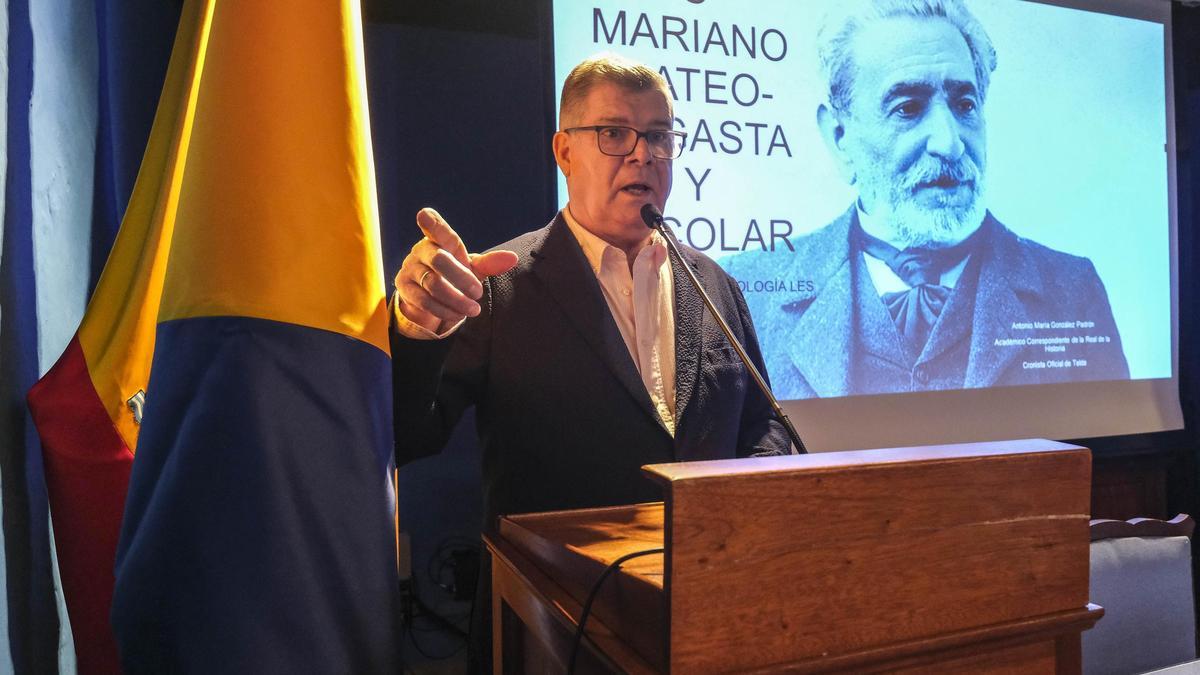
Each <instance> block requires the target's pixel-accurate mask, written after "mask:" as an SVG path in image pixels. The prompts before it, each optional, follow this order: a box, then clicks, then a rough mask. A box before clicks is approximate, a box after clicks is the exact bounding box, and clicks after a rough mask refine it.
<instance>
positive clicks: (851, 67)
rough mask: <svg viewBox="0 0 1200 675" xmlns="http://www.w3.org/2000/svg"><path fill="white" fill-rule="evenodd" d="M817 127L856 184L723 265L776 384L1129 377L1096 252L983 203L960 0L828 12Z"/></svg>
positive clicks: (786, 391) (846, 389)
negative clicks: (1034, 232) (1030, 235)
mask: <svg viewBox="0 0 1200 675" xmlns="http://www.w3.org/2000/svg"><path fill="white" fill-rule="evenodd" d="M817 45H818V57H819V60H820V64H821V68H822V72H823V74H824V76H825V78H826V83H827V85H828V91H827V94H828V100H827V101H826V102H825V103H823V104H822V105H820V106H819V107H818V109H817V123H818V125H819V127H820V131H821V134H822V137H823V138H824V139H825V142H826V144H827V146H828V147H829V149H830V151H831V152H832V154H833V156H834V157H835V159H836V160H837V162H838V164H839V166H840V168H841V169H842V172H843V175H844V176H845V177H846V179H847V180H848V181H849V182H850V183H851V184H852V185H854V186H855V187H856V188H857V189H858V199H857V201H856V202H855V203H854V204H852V205H851V206H850V208H849V209H848V210H847V211H846V213H844V214H843V215H842V216H841V217H839V218H837V219H836V220H834V221H833V222H832V223H830V224H829V225H826V226H825V227H823V228H821V229H819V230H816V231H815V232H812V233H810V234H808V235H805V236H801V237H797V238H796V239H793V240H792V242H791V243H792V245H793V246H794V247H795V251H794V252H792V251H789V250H788V249H787V248H786V247H781V248H777V249H776V250H775V251H772V252H754V253H743V254H739V255H735V256H733V257H731V258H728V259H726V260H725V261H724V263H723V264H724V266H725V267H726V270H727V271H729V272H730V273H731V274H732V275H733V276H734V277H735V278H737V279H739V280H740V281H743V282H746V283H748V284H751V285H753V284H755V282H776V281H783V282H784V284H783V286H784V288H785V289H787V290H784V291H775V292H755V293H750V294H748V301H749V306H750V309H751V313H752V315H753V316H754V318H755V325H756V326H757V327H758V330H759V333H760V338H761V340H762V344H763V346H764V351H765V354H766V361H767V369H768V371H769V372H770V374H771V378H772V381H773V382H774V385H775V392H776V394H777V395H778V396H780V397H781V398H811V397H818V396H819V397H832V396H847V395H856V394H880V393H895V392H909V391H922V390H938V389H961V388H971V387H991V386H1003V385H1019V384H1038V383H1048V382H1073V381H1083V380H1114V379H1126V378H1128V377H1129V367H1128V365H1127V364H1126V361H1125V354H1124V351H1123V350H1122V348H1121V338H1120V335H1119V334H1118V332H1117V326H1116V323H1115V321H1114V320H1113V315H1112V310H1111V308H1110V307H1109V303H1108V295H1107V293H1106V291H1105V289H1104V284H1103V283H1102V282H1101V280H1100V278H1099V276H1098V275H1097V274H1096V270H1095V268H1094V266H1093V265H1092V263H1091V261H1089V260H1088V259H1086V258H1081V257H1078V256H1073V255H1069V254H1066V253H1063V252H1060V251H1055V250H1053V249H1050V248H1047V247H1046V246H1042V245H1040V244H1038V243H1036V242H1033V241H1030V240H1029V239H1025V238H1022V237H1019V236H1017V235H1015V234H1014V233H1013V232H1011V231H1010V230H1009V229H1008V228H1006V227H1005V226H1004V225H1003V224H1002V223H1001V222H1000V221H998V220H997V219H996V218H995V217H994V216H993V215H992V214H991V213H990V212H989V211H988V210H987V207H986V205H985V200H984V193H985V190H984V168H985V164H986V161H985V160H986V151H987V147H986V145H987V143H986V126H985V121H984V103H985V100H986V98H987V89H988V81H989V78H990V76H991V73H992V71H993V70H994V69H995V67H996V52H995V49H994V48H993V46H992V43H991V40H990V39H989V38H988V35H987V33H986V32H985V31H984V29H983V26H981V25H980V24H979V22H978V21H977V20H976V19H975V17H974V16H973V15H971V14H970V13H969V12H968V11H967V9H966V7H964V6H963V4H962V2H961V1H960V0H920V1H918V0H907V1H906V0H855V1H851V2H846V3H842V4H840V5H839V7H838V8H837V9H836V10H834V12H833V13H832V14H831V16H830V17H829V19H828V21H827V22H826V23H825V24H824V25H823V26H822V28H821V30H820V33H819V35H818V39H817Z"/></svg>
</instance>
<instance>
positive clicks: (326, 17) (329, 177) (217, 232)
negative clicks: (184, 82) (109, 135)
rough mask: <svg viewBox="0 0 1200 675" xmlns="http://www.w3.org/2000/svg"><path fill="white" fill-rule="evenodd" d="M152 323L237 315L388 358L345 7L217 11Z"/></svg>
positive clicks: (351, 21)
mask: <svg viewBox="0 0 1200 675" xmlns="http://www.w3.org/2000/svg"><path fill="white" fill-rule="evenodd" d="M209 40H210V44H209V45H208V51H207V57H206V62H205V64H204V69H203V74H202V77H201V79H200V81H199V97H198V102H197V108H196V116H195V120H194V122H193V127H192V138H191V143H190V147H189V149H188V156H187V167H186V171H185V180H184V183H183V188H182V191H181V193H180V199H179V209H178V213H177V214H176V218H177V220H178V223H179V226H178V227H177V228H176V231H175V234H174V238H173V240H172V242H171V260H170V263H171V264H170V267H169V269H168V270H167V274H166V278H165V280H164V283H165V287H164V291H163V300H162V306H161V309H160V313H159V318H160V320H161V321H167V320H174V319H182V318H189V317H201V316H244V317H254V318H262V319H270V320H274V321H280V322H285V323H293V324H299V325H304V326H309V327H313V328H320V329H324V330H329V331H334V332H338V333H342V334H345V335H347V336H350V337H353V338H356V339H359V340H362V341H365V342H368V343H370V344H374V345H375V346H377V347H378V348H379V349H381V350H383V351H385V352H386V351H387V350H388V339H387V320H388V315H387V307H386V302H385V299H384V287H383V270H382V260H381V257H380V248H379V232H378V229H379V226H378V214H377V210H376V208H377V207H376V199H375V176H374V168H373V162H372V157H371V143H370V131H369V124H368V119H367V117H368V116H367V108H366V91H365V80H364V67H363V64H364V58H363V47H362V23H361V17H360V16H359V9H358V3H357V2H356V1H353V0H342V1H341V2H329V0H301V1H298V2H295V1H294V2H290V3H288V10H287V11H279V5H278V3H276V2H268V1H265V0H237V1H236V2H230V1H222V2H218V3H217V9H216V12H215V13H214V15H213V19H212V30H211V35H210V38H209Z"/></svg>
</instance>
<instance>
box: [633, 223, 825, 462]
mask: <svg viewBox="0 0 1200 675" xmlns="http://www.w3.org/2000/svg"><path fill="white" fill-rule="evenodd" d="M642 220H643V221H645V223H646V224H647V225H649V226H650V227H652V228H654V229H655V230H658V232H659V234H661V235H662V236H663V239H664V240H666V242H667V248H669V249H670V250H671V252H672V253H674V254H675V259H676V260H678V261H679V266H680V267H682V268H683V271H684V272H685V273H686V274H687V277H688V279H689V280H690V281H691V282H692V287H693V288H695V289H696V292H697V293H699V294H700V299H701V300H703V301H704V306H705V307H707V308H708V312H709V313H710V314H712V317H713V319H716V321H717V325H718V326H720V327H721V332H722V333H724V334H725V339H727V340H729V344H730V346H732V347H733V350H734V351H735V352H737V355H738V358H740V359H741V360H742V363H743V364H745V366H746V368H747V370H749V371H750V377H751V378H753V379H754V383H755V384H757V385H758V389H759V391H761V392H762V393H763V396H766V397H767V401H768V402H769V403H770V404H771V409H772V410H773V411H774V412H775V417H776V418H778V419H779V423H780V424H782V425H783V429H784V431H786V432H787V435H788V437H789V438H790V439H791V440H792V445H794V446H796V452H798V453H800V454H808V448H806V447H804V441H802V440H800V434H798V433H796V427H794V426H792V421H791V420H790V419H788V416H787V413H785V412H783V407H782V406H780V405H779V400H778V399H776V398H775V394H773V393H771V388H770V387H769V386H768V385H767V381H766V380H764V379H763V376H762V374H761V373H759V372H758V368H755V367H754V362H753V361H751V360H750V356H749V355H748V354H746V350H745V349H744V348H743V347H742V345H741V343H739V342H738V340H737V338H736V337H734V335H733V330H732V329H731V328H730V327H729V324H728V323H726V321H725V319H724V318H723V317H722V316H721V314H720V312H718V311H717V308H716V306H715V305H713V301H712V298H710V297H708V293H705V292H704V288H703V287H702V286H701V285H700V279H698V278H697V277H696V273H695V272H693V271H692V268H691V266H690V265H688V264H687V261H686V260H684V259H683V254H682V253H681V252H680V250H679V245H678V244H676V242H675V233H674V232H672V231H671V227H670V226H669V225H667V223H666V221H664V220H663V217H662V213H661V212H660V211H659V210H658V209H657V208H655V206H654V205H653V204H646V205H645V206H643V207H642Z"/></svg>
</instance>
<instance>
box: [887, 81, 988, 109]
mask: <svg viewBox="0 0 1200 675" xmlns="http://www.w3.org/2000/svg"><path fill="white" fill-rule="evenodd" d="M942 88H943V89H945V90H946V93H948V94H949V95H950V96H964V95H974V94H975V91H976V90H975V83H974V82H971V81H970V80H945V81H943V82H942ZM933 94H934V86H933V85H932V84H930V83H928V82H920V81H917V82H897V83H896V84H893V85H892V86H891V87H890V88H888V90H887V92H886V93H885V94H884V95H883V105H884V106H885V107H886V106H887V104H888V103H890V102H891V101H893V100H895V99H898V98H930V97H932V96H933Z"/></svg>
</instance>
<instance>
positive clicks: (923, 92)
mask: <svg viewBox="0 0 1200 675" xmlns="http://www.w3.org/2000/svg"><path fill="white" fill-rule="evenodd" d="M931 96H933V85H932V84H929V83H928V82H897V83H896V84H893V85H892V86H891V87H888V90H887V91H886V92H885V93H884V94H883V106H884V107H887V105H888V104H889V103H891V102H892V101H894V100H895V99H898V98H929V97H931Z"/></svg>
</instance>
